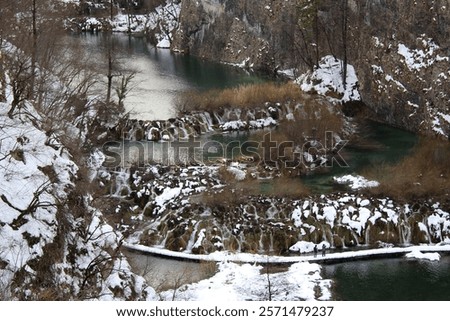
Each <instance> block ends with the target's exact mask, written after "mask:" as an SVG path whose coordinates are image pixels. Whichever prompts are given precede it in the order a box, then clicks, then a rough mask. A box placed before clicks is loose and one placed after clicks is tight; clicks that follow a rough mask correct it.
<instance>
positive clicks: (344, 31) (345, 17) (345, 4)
mask: <svg viewBox="0 0 450 321" xmlns="http://www.w3.org/2000/svg"><path fill="white" fill-rule="evenodd" d="M347 31H348V0H342V25H341V32H342V50H343V52H342V55H343V59H342V60H343V61H342V65H343V66H342V83H343V84H344V89H346V88H347V33H348V32H347Z"/></svg>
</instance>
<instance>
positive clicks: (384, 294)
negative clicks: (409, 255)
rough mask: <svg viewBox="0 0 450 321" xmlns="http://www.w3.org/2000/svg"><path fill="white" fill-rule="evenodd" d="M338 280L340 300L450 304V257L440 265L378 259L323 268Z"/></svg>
mask: <svg viewBox="0 0 450 321" xmlns="http://www.w3.org/2000/svg"><path fill="white" fill-rule="evenodd" d="M322 272H323V276H324V277H325V278H331V279H333V280H334V295H335V299H336V300H344V301H409V300H414V301H443V300H445V301H447V300H450V256H441V260H440V261H438V262H436V261H434V262H431V261H426V260H421V261H417V260H407V259H404V258H400V259H378V260H368V261H354V262H353V261H352V262H346V263H339V264H333V265H324V266H323V267H322Z"/></svg>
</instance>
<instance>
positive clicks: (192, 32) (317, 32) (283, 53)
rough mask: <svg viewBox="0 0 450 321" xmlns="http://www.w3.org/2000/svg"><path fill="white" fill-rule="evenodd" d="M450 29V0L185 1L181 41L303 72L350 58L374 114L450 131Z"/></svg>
mask: <svg viewBox="0 0 450 321" xmlns="http://www.w3.org/2000/svg"><path fill="white" fill-rule="evenodd" d="M345 3H347V5H345ZM449 33H450V1H449V0H435V1H431V0H422V1H408V2H407V3H406V2H405V1H402V0H396V1H383V0H368V1H356V0H347V1H334V0H333V1H332V0H320V1H312V0H295V1H285V0H265V1H256V0H199V1H192V0H183V1H182V8H181V16H180V27H179V29H178V31H177V33H176V35H175V37H174V41H173V43H172V48H173V50H175V51H181V52H187V53H190V54H193V55H197V56H200V57H204V58H206V59H211V60H216V61H222V62H227V63H233V64H238V65H241V66H243V67H247V68H253V69H255V70H263V71H265V72H276V71H279V70H287V69H292V70H294V71H295V72H294V76H296V75H298V74H301V73H303V72H305V71H307V70H308V69H313V68H314V66H315V65H316V64H317V62H318V61H319V59H320V58H321V57H323V56H325V55H328V54H331V55H333V56H335V57H337V58H340V59H343V60H344V61H345V59H346V58H347V62H348V63H349V64H352V65H353V66H354V67H355V69H356V73H357V75H358V79H359V90H360V93H361V98H362V100H363V102H364V103H365V104H366V105H367V106H369V108H370V109H371V110H372V111H374V115H375V117H377V118H379V119H380V120H382V121H384V122H387V123H390V124H392V125H396V126H400V127H403V128H406V129H409V130H413V131H420V132H423V133H428V134H430V133H434V134H439V135H443V136H448V134H449V133H450V116H448V115H449V114H450V110H449V108H450V107H449V106H450V97H449V94H448V93H449V92H450V81H448V78H449V77H450V73H449V70H450V58H449V55H450V46H449V42H450V41H449V39H450V38H449Z"/></svg>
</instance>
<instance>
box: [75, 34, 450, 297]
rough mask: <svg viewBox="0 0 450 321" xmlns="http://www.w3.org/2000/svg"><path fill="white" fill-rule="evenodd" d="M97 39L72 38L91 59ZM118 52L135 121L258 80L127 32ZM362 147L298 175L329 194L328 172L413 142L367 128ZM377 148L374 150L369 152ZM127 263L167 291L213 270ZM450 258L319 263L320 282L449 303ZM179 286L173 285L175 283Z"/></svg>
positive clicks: (386, 157)
mask: <svg viewBox="0 0 450 321" xmlns="http://www.w3.org/2000/svg"><path fill="white" fill-rule="evenodd" d="M101 37H102V36H101V35H91V34H84V35H81V36H77V38H78V39H79V41H81V42H82V44H83V46H85V47H86V48H87V49H88V50H89V51H90V52H92V53H93V55H101V52H100V51H99V50H100V49H99V44H100V42H101ZM113 37H114V39H115V41H116V43H117V46H118V48H121V49H122V50H118V51H117V52H118V59H119V61H120V62H121V63H122V64H123V65H124V66H126V68H129V69H133V70H138V73H137V75H136V78H135V84H134V88H133V91H132V92H131V94H130V95H129V96H128V97H127V98H126V101H125V107H126V109H127V111H129V112H131V113H132V114H133V113H134V115H135V116H136V117H138V118H140V119H150V120H151V119H167V118H169V117H171V116H173V115H174V110H173V101H174V98H175V97H176V96H177V94H178V93H180V92H182V91H185V90H188V89H200V90H202V89H209V88H224V87H230V86H235V85H238V84H242V83H254V82H260V81H264V79H262V78H260V77H257V76H254V75H250V74H248V73H246V72H244V71H242V70H239V69H236V68H234V67H231V66H226V65H222V64H217V63H210V62H206V61H203V60H201V59H197V58H194V57H186V56H182V55H176V54H173V53H170V52H169V51H168V50H158V49H155V48H153V47H151V46H149V45H148V44H147V43H146V42H145V41H144V39H141V38H132V37H128V36H126V35H120V34H118V35H114V36H113ZM206 137H208V139H214V140H219V141H223V140H225V141H228V140H230V139H231V140H235V139H237V140H239V141H240V140H243V139H244V140H245V139H247V135H246V134H244V135H236V134H234V135H232V136H230V137H227V136H223V135H218V136H217V135H210V136H206ZM366 138H367V140H366V142H368V146H366V147H364V146H358V147H354V146H353V147H348V148H346V149H345V154H344V157H345V159H346V160H348V163H349V165H350V167H346V168H333V170H332V171H330V172H328V173H325V174H321V175H311V176H309V177H306V178H302V181H303V184H306V185H307V186H308V187H310V188H311V189H312V190H313V191H315V192H329V191H332V190H333V189H334V188H335V186H334V185H333V183H332V181H331V177H332V176H333V175H339V174H346V173H352V172H356V171H360V170H361V169H364V168H365V167H368V166H371V165H372V164H379V163H384V162H387V163H390V162H396V161H398V160H399V159H400V158H401V157H403V156H404V155H405V154H407V153H408V151H410V150H411V148H412V147H413V146H414V145H415V143H416V142H417V138H416V137H415V136H414V135H413V134H411V133H408V132H405V131H401V130H398V129H395V128H392V127H389V126H385V125H380V124H375V123H372V124H370V125H369V126H368V130H367V133H366ZM374 146H375V148H373V147H374ZM271 186H272V185H271V184H270V183H267V182H265V183H262V185H261V187H260V189H261V191H262V192H266V193H270V192H271V190H273V188H271ZM127 255H128V256H129V257H130V261H131V264H132V266H133V267H134V268H135V269H136V271H139V273H141V274H143V275H145V277H146V278H147V280H149V282H150V284H151V285H152V286H154V287H155V288H157V289H165V288H167V287H168V286H169V287H170V285H171V284H170V282H169V283H168V281H167V280H169V279H172V282H173V280H174V279H176V280H178V281H177V283H186V282H196V281H199V280H201V279H203V278H206V277H209V276H211V275H212V274H213V273H214V267H212V266H205V265H203V266H202V265H201V264H198V263H192V262H189V263H188V262H179V261H173V260H168V259H162V258H156V257H151V256H145V255H141V254H137V253H128V254H127ZM449 264H450V257H448V256H446V257H442V258H441V261H440V262H424V261H410V260H406V259H380V260H368V261H353V262H347V263H339V264H333V265H324V266H323V275H324V277H325V278H331V279H333V280H334V281H335V282H334V283H335V287H334V292H335V299H342V300H449V299H450V286H449V280H450V271H449V269H448V266H449ZM178 285H179V284H178Z"/></svg>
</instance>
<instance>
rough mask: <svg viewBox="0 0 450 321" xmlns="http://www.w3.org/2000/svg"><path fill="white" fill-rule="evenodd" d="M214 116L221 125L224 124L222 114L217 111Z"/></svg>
mask: <svg viewBox="0 0 450 321" xmlns="http://www.w3.org/2000/svg"><path fill="white" fill-rule="evenodd" d="M213 116H214V118H215V119H216V121H217V123H218V124H219V125H222V124H223V123H224V121H223V119H222V117H220V115H219V114H218V113H216V112H214V113H213Z"/></svg>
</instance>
